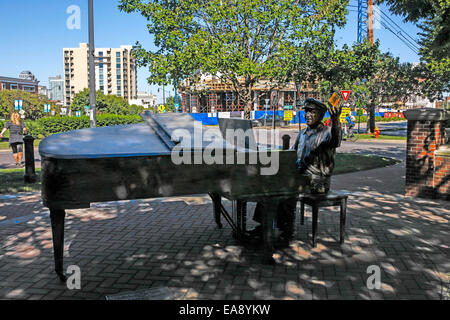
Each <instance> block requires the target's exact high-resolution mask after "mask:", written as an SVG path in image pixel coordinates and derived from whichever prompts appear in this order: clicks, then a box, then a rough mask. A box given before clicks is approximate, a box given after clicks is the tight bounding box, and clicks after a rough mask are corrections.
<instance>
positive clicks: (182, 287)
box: [0, 144, 450, 299]
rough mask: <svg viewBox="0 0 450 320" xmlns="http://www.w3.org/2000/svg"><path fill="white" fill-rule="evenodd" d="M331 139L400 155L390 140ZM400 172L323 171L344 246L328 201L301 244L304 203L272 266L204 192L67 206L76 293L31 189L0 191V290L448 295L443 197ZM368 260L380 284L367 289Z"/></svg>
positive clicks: (38, 294) (183, 295)
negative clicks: (345, 197)
mask: <svg viewBox="0 0 450 320" xmlns="http://www.w3.org/2000/svg"><path fill="white" fill-rule="evenodd" d="M342 148H343V149H342V150H341V151H349V152H358V153H364V152H366V153H371V152H376V153H379V154H381V155H383V154H384V155H391V156H395V155H396V157H398V158H399V159H401V158H402V152H403V154H404V146H402V145H401V144H398V145H395V144H391V145H381V144H377V145H376V146H375V145H372V147H371V148H370V150H367V147H364V148H366V150H365V151H364V150H363V149H364V148H363V147H362V146H361V145H360V146H357V145H355V144H353V145H350V144H349V145H348V146H347V144H345V145H343V147H342ZM346 148H347V149H346ZM402 148H403V151H402ZM403 159H404V158H403ZM404 172H405V170H404V163H403V162H402V163H399V164H397V165H395V166H392V167H388V168H380V169H375V170H369V171H364V172H357V173H351V174H345V175H337V176H334V177H333V181H332V188H333V189H337V190H347V191H349V192H351V195H350V197H349V201H348V211H347V215H348V218H347V225H346V234H347V238H346V241H345V244H344V245H342V246H340V245H339V242H338V239H339V215H338V211H337V210H338V209H337V208H334V209H333V210H326V209H321V210H320V212H319V231H318V232H319V233H318V235H319V237H318V238H319V240H318V245H317V247H316V248H312V247H311V244H310V240H311V237H310V233H311V216H310V211H309V207H307V213H306V217H305V218H306V219H305V225H303V226H300V225H299V224H298V223H297V225H296V228H297V233H296V240H295V241H293V242H292V244H291V246H290V247H289V248H287V249H285V250H280V251H277V252H276V255H275V259H276V262H277V263H276V265H275V266H267V265H262V264H261V263H260V262H261V254H262V248H254V247H250V246H248V247H246V246H243V245H241V244H239V243H237V242H236V241H235V240H233V238H232V237H231V228H230V227H229V226H228V225H224V228H223V229H217V227H216V225H215V223H214V219H213V217H212V203H211V201H210V200H209V198H208V197H207V196H206V195H198V196H192V197H179V198H165V199H148V200H138V201H121V202H114V203H99V204H93V205H92V207H91V208H90V209H82V210H68V212H67V218H66V229H65V230H66V236H65V237H66V242H65V245H66V250H65V268H67V267H68V266H69V265H77V266H79V267H80V269H81V290H69V289H67V287H66V286H65V285H64V284H61V283H60V282H59V280H58V279H57V277H56V276H55V274H54V272H53V268H54V267H53V252H52V240H51V239H52V238H51V237H52V236H51V228H50V221H49V213H48V209H47V208H44V207H42V205H41V200H40V194H38V193H24V194H19V195H17V196H7V195H1V196H0V298H3V299H104V298H105V296H107V295H111V294H117V293H122V292H129V291H135V290H140V289H150V288H159V287H164V288H168V290H169V291H170V292H171V294H172V298H174V299H441V298H446V299H449V298H450V297H449V291H450V285H449V283H450V279H449V275H450V263H449V242H448V239H449V238H450V230H449V219H450V206H449V203H448V202H444V201H435V200H424V199H413V198H405V197H404V196H403V191H404ZM225 205H226V207H228V208H230V203H229V202H227V203H225ZM249 207H250V209H249V210H248V211H249V212H252V211H253V207H254V204H249ZM249 216H250V217H249V219H248V220H249V224H250V226H249V228H251V227H252V221H251V219H250V218H251V214H249ZM373 266H375V268H376V267H379V268H380V272H381V288H380V289H376V288H375V289H372V290H371V289H369V288H368V286H367V283H368V282H369V283H371V281H370V279H369V277H370V276H371V275H372V272H373V271H372V272H370V270H371V269H370V268H373ZM368 268H369V272H368Z"/></svg>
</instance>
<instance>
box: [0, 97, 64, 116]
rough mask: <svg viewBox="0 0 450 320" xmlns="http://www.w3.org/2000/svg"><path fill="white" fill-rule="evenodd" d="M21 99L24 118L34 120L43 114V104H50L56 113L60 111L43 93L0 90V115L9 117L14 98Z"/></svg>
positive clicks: (12, 108) (12, 109)
mask: <svg viewBox="0 0 450 320" xmlns="http://www.w3.org/2000/svg"><path fill="white" fill-rule="evenodd" d="M18 98H19V99H20V100H23V110H24V111H25V118H26V119H32V120H36V119H38V118H41V117H43V116H45V113H44V105H45V104H50V105H51V109H52V110H54V111H55V113H56V114H59V113H60V107H59V106H57V105H55V104H54V103H52V102H50V101H49V100H48V98H47V97H46V96H44V95H38V94H35V93H30V92H26V91H20V92H19V91H17V90H2V91H0V117H1V118H4V119H9V117H10V114H11V113H12V112H13V111H14V100H16V99H18Z"/></svg>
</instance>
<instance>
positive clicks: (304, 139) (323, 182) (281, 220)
mask: <svg viewBox="0 0 450 320" xmlns="http://www.w3.org/2000/svg"><path fill="white" fill-rule="evenodd" d="M303 109H304V110H305V120H306V124H307V127H306V129H303V130H302V131H300V132H299V134H298V136H297V138H296V140H295V143H294V145H293V147H292V148H293V149H294V150H296V152H297V161H296V166H297V170H298V173H300V174H306V175H308V176H309V178H310V182H311V183H310V190H311V193H318V194H320V193H323V194H326V193H327V192H328V191H329V190H330V179H331V174H332V172H333V169H334V157H335V153H336V148H337V147H339V146H340V144H341V138H342V129H341V123H340V119H339V118H340V114H341V108H340V107H338V108H329V109H328V108H327V106H326V105H325V104H324V103H322V102H321V101H319V100H317V99H312V98H309V99H306V100H305V103H304V106H303ZM327 109H328V112H329V114H330V119H331V126H330V127H328V126H324V125H323V124H322V119H323V117H324V115H325V113H326V111H327ZM296 207H297V198H295V197H294V198H289V199H287V200H285V201H283V202H282V203H280V205H279V207H278V210H277V226H278V228H279V229H280V231H281V234H280V236H279V238H278V240H277V246H278V247H287V246H288V245H289V241H290V240H291V239H292V236H293V234H294V221H295V209H296ZM263 210H264V208H263V206H262V203H258V204H257V206H256V208H255V213H254V216H253V220H254V221H257V222H260V223H261V220H262V214H263ZM250 234H251V235H253V236H260V235H261V227H260V226H259V227H257V228H256V229H254V230H252V231H250Z"/></svg>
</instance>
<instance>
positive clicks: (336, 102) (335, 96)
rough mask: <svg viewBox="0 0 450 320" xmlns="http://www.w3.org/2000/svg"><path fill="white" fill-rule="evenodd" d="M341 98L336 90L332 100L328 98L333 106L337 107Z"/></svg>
mask: <svg viewBox="0 0 450 320" xmlns="http://www.w3.org/2000/svg"><path fill="white" fill-rule="evenodd" d="M339 100H340V99H339V96H338V95H337V94H336V92H334V93H333V95H332V96H331V98H330V100H328V101H330V103H331V105H332V106H333V107H336V105H337V104H338V102H339Z"/></svg>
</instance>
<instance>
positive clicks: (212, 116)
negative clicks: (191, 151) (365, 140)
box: [190, 110, 384, 125]
mask: <svg viewBox="0 0 450 320" xmlns="http://www.w3.org/2000/svg"><path fill="white" fill-rule="evenodd" d="M265 113H267V115H268V116H270V117H272V115H273V111H271V110H268V111H255V112H254V114H255V117H254V119H261V118H263V117H264V114H265ZM275 114H276V115H278V116H280V117H282V118H283V117H284V111H275ZM190 115H191V117H192V118H194V119H195V120H197V121H201V122H202V124H204V125H218V124H219V119H218V113H190ZM352 115H354V116H355V117H357V114H356V112H355V111H353V112H352ZM375 116H377V117H384V112H376V113H375ZM299 117H300V121H301V122H300V123H305V111H300V113H299V112H296V115H295V117H294V118H293V120H292V121H289V123H298V121H299ZM329 117H330V114H329V113H328V112H326V113H325V116H324V118H329Z"/></svg>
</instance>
